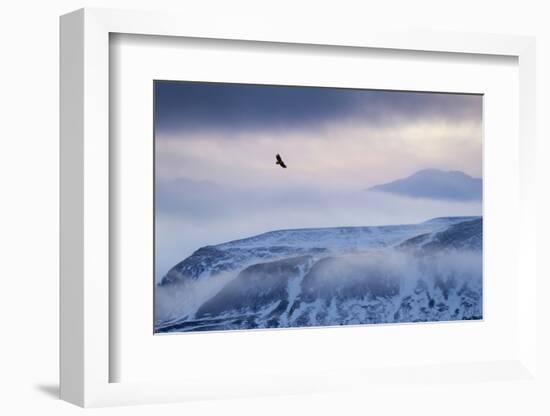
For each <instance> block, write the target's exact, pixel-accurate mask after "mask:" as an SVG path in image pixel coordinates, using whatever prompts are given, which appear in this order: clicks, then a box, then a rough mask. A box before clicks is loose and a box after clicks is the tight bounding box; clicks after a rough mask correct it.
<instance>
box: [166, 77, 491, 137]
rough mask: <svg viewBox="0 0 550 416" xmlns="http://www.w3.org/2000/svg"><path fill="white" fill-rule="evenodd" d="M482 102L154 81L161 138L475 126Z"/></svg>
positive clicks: (474, 97)
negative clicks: (418, 123) (351, 127)
mask: <svg viewBox="0 0 550 416" xmlns="http://www.w3.org/2000/svg"><path fill="white" fill-rule="evenodd" d="M481 105H482V97H481V96H480V95H468V94H442V93H429V92H428V93H427V92H403V91H383V90H364V89H363V90H361V89H344V88H321V87H295V86H273V85H252V84H229V83H204V82H180V81H157V82H156V83H155V127H156V130H157V131H158V132H160V133H163V134H167V133H181V132H186V133H188V132H203V133H207V132H209V133H214V132H217V133H219V132H222V133H227V132H230V131H232V132H235V131H241V132H242V131H249V132H257V131H263V130H266V129H271V130H308V129H312V128H313V129H315V128H317V127H318V126H319V125H320V124H323V123H331V122H334V121H346V120H347V121H351V122H356V121H363V122H365V121H366V122H368V123H370V124H371V125H379V124H387V123H401V122H404V121H413V120H419V119H424V120H431V121H445V120H454V121H467V122H468V121H476V120H480V118H481Z"/></svg>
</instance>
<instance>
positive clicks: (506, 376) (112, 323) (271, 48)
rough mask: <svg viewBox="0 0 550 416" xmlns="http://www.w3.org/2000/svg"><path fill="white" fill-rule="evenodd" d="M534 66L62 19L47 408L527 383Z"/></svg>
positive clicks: (182, 26) (432, 40)
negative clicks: (57, 292)
mask: <svg viewBox="0 0 550 416" xmlns="http://www.w3.org/2000/svg"><path fill="white" fill-rule="evenodd" d="M244 20H245V21H246V22H248V21H247V20H246V19H244ZM263 23H265V22H263ZM534 51H535V49H534V40H533V39H531V38H527V37H516V36H505V35H498V36H497V35H481V34H451V33H438V34H437V35H434V34H431V33H421V32H418V33H413V32H409V33H384V32H377V31H372V32H369V31H365V32H364V33H363V32H362V33H360V34H353V35H350V34H349V33H347V34H345V33H340V34H339V33H336V32H335V31H327V30H326V29H323V28H318V29H315V30H311V31H310V32H308V33H307V35H306V34H304V33H303V32H302V31H300V29H299V28H292V27H291V28H285V30H282V29H281V28H277V27H275V25H265V24H259V22H248V23H245V24H244V25H242V26H240V29H239V31H235V30H234V26H232V25H231V24H230V23H227V24H226V25H223V24H222V25H216V26H215V27H205V26H203V25H202V24H200V22H194V21H193V19H192V17H191V16H175V15H168V14H163V13H144V12H127V11H124V12H123V11H113V10H97V9H91V10H90V9H84V10H79V11H76V12H73V13H71V14H69V15H66V16H63V17H62V18H61V84H62V85H61V113H62V119H61V249H62V259H61V396H62V398H63V399H65V400H67V401H69V402H72V403H75V404H78V405H80V406H106V405H117V404H138V403H158V402H167V401H185V400H194V399H208V398H231V397H254V396H262V395H271V394H299V393H324V392H327V393H328V392H333V391H342V390H343V391H352V392H353V391H357V392H358V394H361V393H359V392H361V391H362V390H364V389H366V388H368V389H369V391H372V392H375V391H376V392H378V393H377V394H376V395H377V396H378V397H379V400H380V402H379V403H378V404H373V405H374V406H383V397H387V394H389V393H388V389H387V386H388V383H389V385H390V386H391V390H392V391H396V390H403V391H408V390H409V389H410V387H411V385H412V384H415V386H417V388H421V389H424V391H425V392H429V391H430V389H433V388H434V387H433V386H434V382H435V383H437V384H438V385H445V384H448V383H453V382H456V381H457V380H460V381H461V383H462V385H461V387H460V388H461V389H464V390H465V391H466V390H467V389H477V390H479V389H483V391H485V392H486V394H487V397H491V395H497V394H498V388H497V387H495V386H497V385H499V383H508V385H509V386H511V388H512V387H514V386H518V385H520V384H521V385H522V386H526V385H527V384H526V383H528V385H530V386H531V387H532V388H538V387H537V386H539V384H537V383H539V379H538V378H537V377H536V370H537V363H536V360H535V358H536V357H535V349H536V347H537V338H536V331H537V326H536V302H534V301H533V300H534V299H535V293H536V291H535V289H536V279H537V272H536V268H535V261H534V260H533V259H534V258H533V256H534V251H535V234H534V230H535V229H536V223H535V221H536V219H535V217H534V215H533V213H534V211H535V207H534V202H533V198H532V194H533V192H534V190H533V181H534V148H533V143H534V139H535V132H534V130H533V126H534V124H535V123H534V122H533V118H534V115H535V111H534V108H535V100H534V92H535V79H534V59H535V55H534V54H535V52H534ZM518 149H519V152H518ZM500 385H502V384H500ZM384 386H386V387H384ZM418 386H420V387H418ZM455 387H456V386H455ZM415 388H416V387H415ZM514 388H515V387H514ZM455 393H456V391H455ZM442 394H443V396H441V397H442V398H441V400H445V399H444V398H445V397H451V396H445V394H448V395H452V394H453V392H452V389H451V388H449V389H448V391H446V392H444V393H442ZM373 400H374V401H376V399H374V398H373ZM381 408H382V407H381Z"/></svg>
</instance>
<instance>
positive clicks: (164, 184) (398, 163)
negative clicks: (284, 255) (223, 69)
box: [154, 81, 482, 280]
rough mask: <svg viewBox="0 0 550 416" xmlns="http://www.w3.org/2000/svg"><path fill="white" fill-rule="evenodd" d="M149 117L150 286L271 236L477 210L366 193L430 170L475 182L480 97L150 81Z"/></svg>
mask: <svg viewBox="0 0 550 416" xmlns="http://www.w3.org/2000/svg"><path fill="white" fill-rule="evenodd" d="M154 117H155V120H154V121H155V138H154V140H155V224H156V265H157V267H156V278H157V280H159V279H160V278H161V277H162V275H164V273H166V272H167V271H168V269H169V268H170V267H172V266H174V265H175V264H176V263H177V262H179V261H181V260H183V259H184V258H185V257H187V256H188V255H190V254H192V252H193V251H195V250H196V249H198V248H199V247H201V246H203V245H206V244H216V243H221V242H224V241H229V240H233V239H237V238H242V237H246V236H250V235H254V234H258V233H261V232H265V231H270V230H273V229H280V228H303V227H324V226H350V225H377V224H385V223H387V224H397V223H407V222H418V221H422V220H425V219H429V218H431V217H434V216H442V215H478V214H480V213H481V204H480V203H462V202H449V201H426V200H415V199H412V198H403V197H396V196H392V195H372V194H370V193H369V192H366V191H365V189H367V188H369V187H371V186H374V185H377V184H380V183H385V182H389V181H392V180H395V179H400V178H403V177H406V176H409V175H411V174H413V173H415V172H417V171H418V170H422V169H427V168H436V169H442V170H459V171H462V172H464V173H466V174H468V175H471V176H474V177H481V176H482V97H481V96H480V95H466V94H442V93H422V92H402V91H381V90H359V89H338V88H317V87H294V86H266V85H245V84H223V83H200V82H180V81H177V82H171V81H156V82H155V108H154ZM277 153H279V154H281V156H282V157H283V160H284V161H285V163H286V164H287V166H288V168H287V169H281V168H280V167H279V166H276V165H275V155H276V154H277Z"/></svg>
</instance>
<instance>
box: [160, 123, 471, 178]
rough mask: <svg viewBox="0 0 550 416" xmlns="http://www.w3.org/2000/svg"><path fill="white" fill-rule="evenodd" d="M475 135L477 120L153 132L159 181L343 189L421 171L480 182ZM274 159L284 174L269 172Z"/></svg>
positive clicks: (272, 169)
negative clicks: (460, 175) (436, 170)
mask: <svg viewBox="0 0 550 416" xmlns="http://www.w3.org/2000/svg"><path fill="white" fill-rule="evenodd" d="M481 129H482V127H481V124H480V123H477V122H470V123H466V122H455V123H451V122H443V121H440V122H427V121H411V122H406V123H401V124H390V125H383V126H371V125H369V124H368V123H355V122H354V123H352V122H334V123H331V124H327V125H324V126H323V127H320V128H318V129H316V130H312V131H288V132H279V131H277V132H273V131H263V132H256V133H253V132H248V131H245V132H233V133H227V134H224V135H221V134H211V133H208V134H205V133H186V134H174V135H160V134H159V135H158V136H159V139H157V141H156V167H157V170H156V174H157V177H158V178H160V179H163V178H168V179H173V178H192V179H200V180H206V181H212V182H216V183H218V184H220V185H225V184H229V185H237V184H244V183H245V184H247V185H248V186H252V187H253V186H271V187H287V186H302V187H316V188H327V187H329V188H346V189H362V188H365V187H369V186H373V185H376V184H379V183H383V182H388V181H391V180H394V179H398V178H400V177H404V176H408V175H410V174H412V173H414V172H416V171H417V170H420V169H425V168H439V169H443V170H460V171H463V172H465V173H467V174H469V175H471V176H476V177H480V176H481V173H482V172H481V168H482V142H481V137H482V132H481ZM228 136H231V137H230V138H229V137H228ZM277 153H280V154H281V155H283V158H284V160H285V163H286V164H287V165H288V167H289V168H288V169H286V170H284V171H283V170H281V169H277V168H276V166H275V154H277Z"/></svg>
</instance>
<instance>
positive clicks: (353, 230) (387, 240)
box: [160, 217, 475, 285]
mask: <svg viewBox="0 0 550 416" xmlns="http://www.w3.org/2000/svg"><path fill="white" fill-rule="evenodd" d="M473 218H475V217H442V218H436V219H432V220H429V221H426V222H424V223H421V224H407V225H385V226H372V227H335V228H305V229H292V230H277V231H270V232H267V233H263V234H259V235H256V236H253V237H249V238H244V239H241V240H234V241H229V242H227V243H222V244H218V245H215V246H205V247H201V248H199V249H198V250H197V251H195V252H194V253H193V254H192V255H191V256H189V257H187V258H186V259H184V260H183V261H181V262H180V263H178V264H176V265H175V266H174V267H173V268H172V269H170V270H169V271H168V273H167V274H166V275H165V276H164V277H163V278H162V280H161V282H160V285H169V284H174V283H178V282H179V283H181V282H184V281H187V280H196V279H199V278H201V277H208V276H212V275H216V274H218V273H221V272H231V271H233V270H237V269H242V268H243V267H245V266H247V265H250V264H253V263H256V262H260V261H267V260H276V259H280V258H287V257H292V256H304V255H313V256H318V257H319V256H327V255H329V254H342V253H349V252H354V251H358V250H365V249H369V248H382V247H388V246H393V245H395V244H397V243H400V242H403V241H405V240H407V239H408V238H411V237H414V236H416V235H419V234H424V233H430V232H434V231H438V230H441V229H445V228H446V227H448V226H449V225H451V224H454V223H457V222H462V221H466V220H468V219H473Z"/></svg>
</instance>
